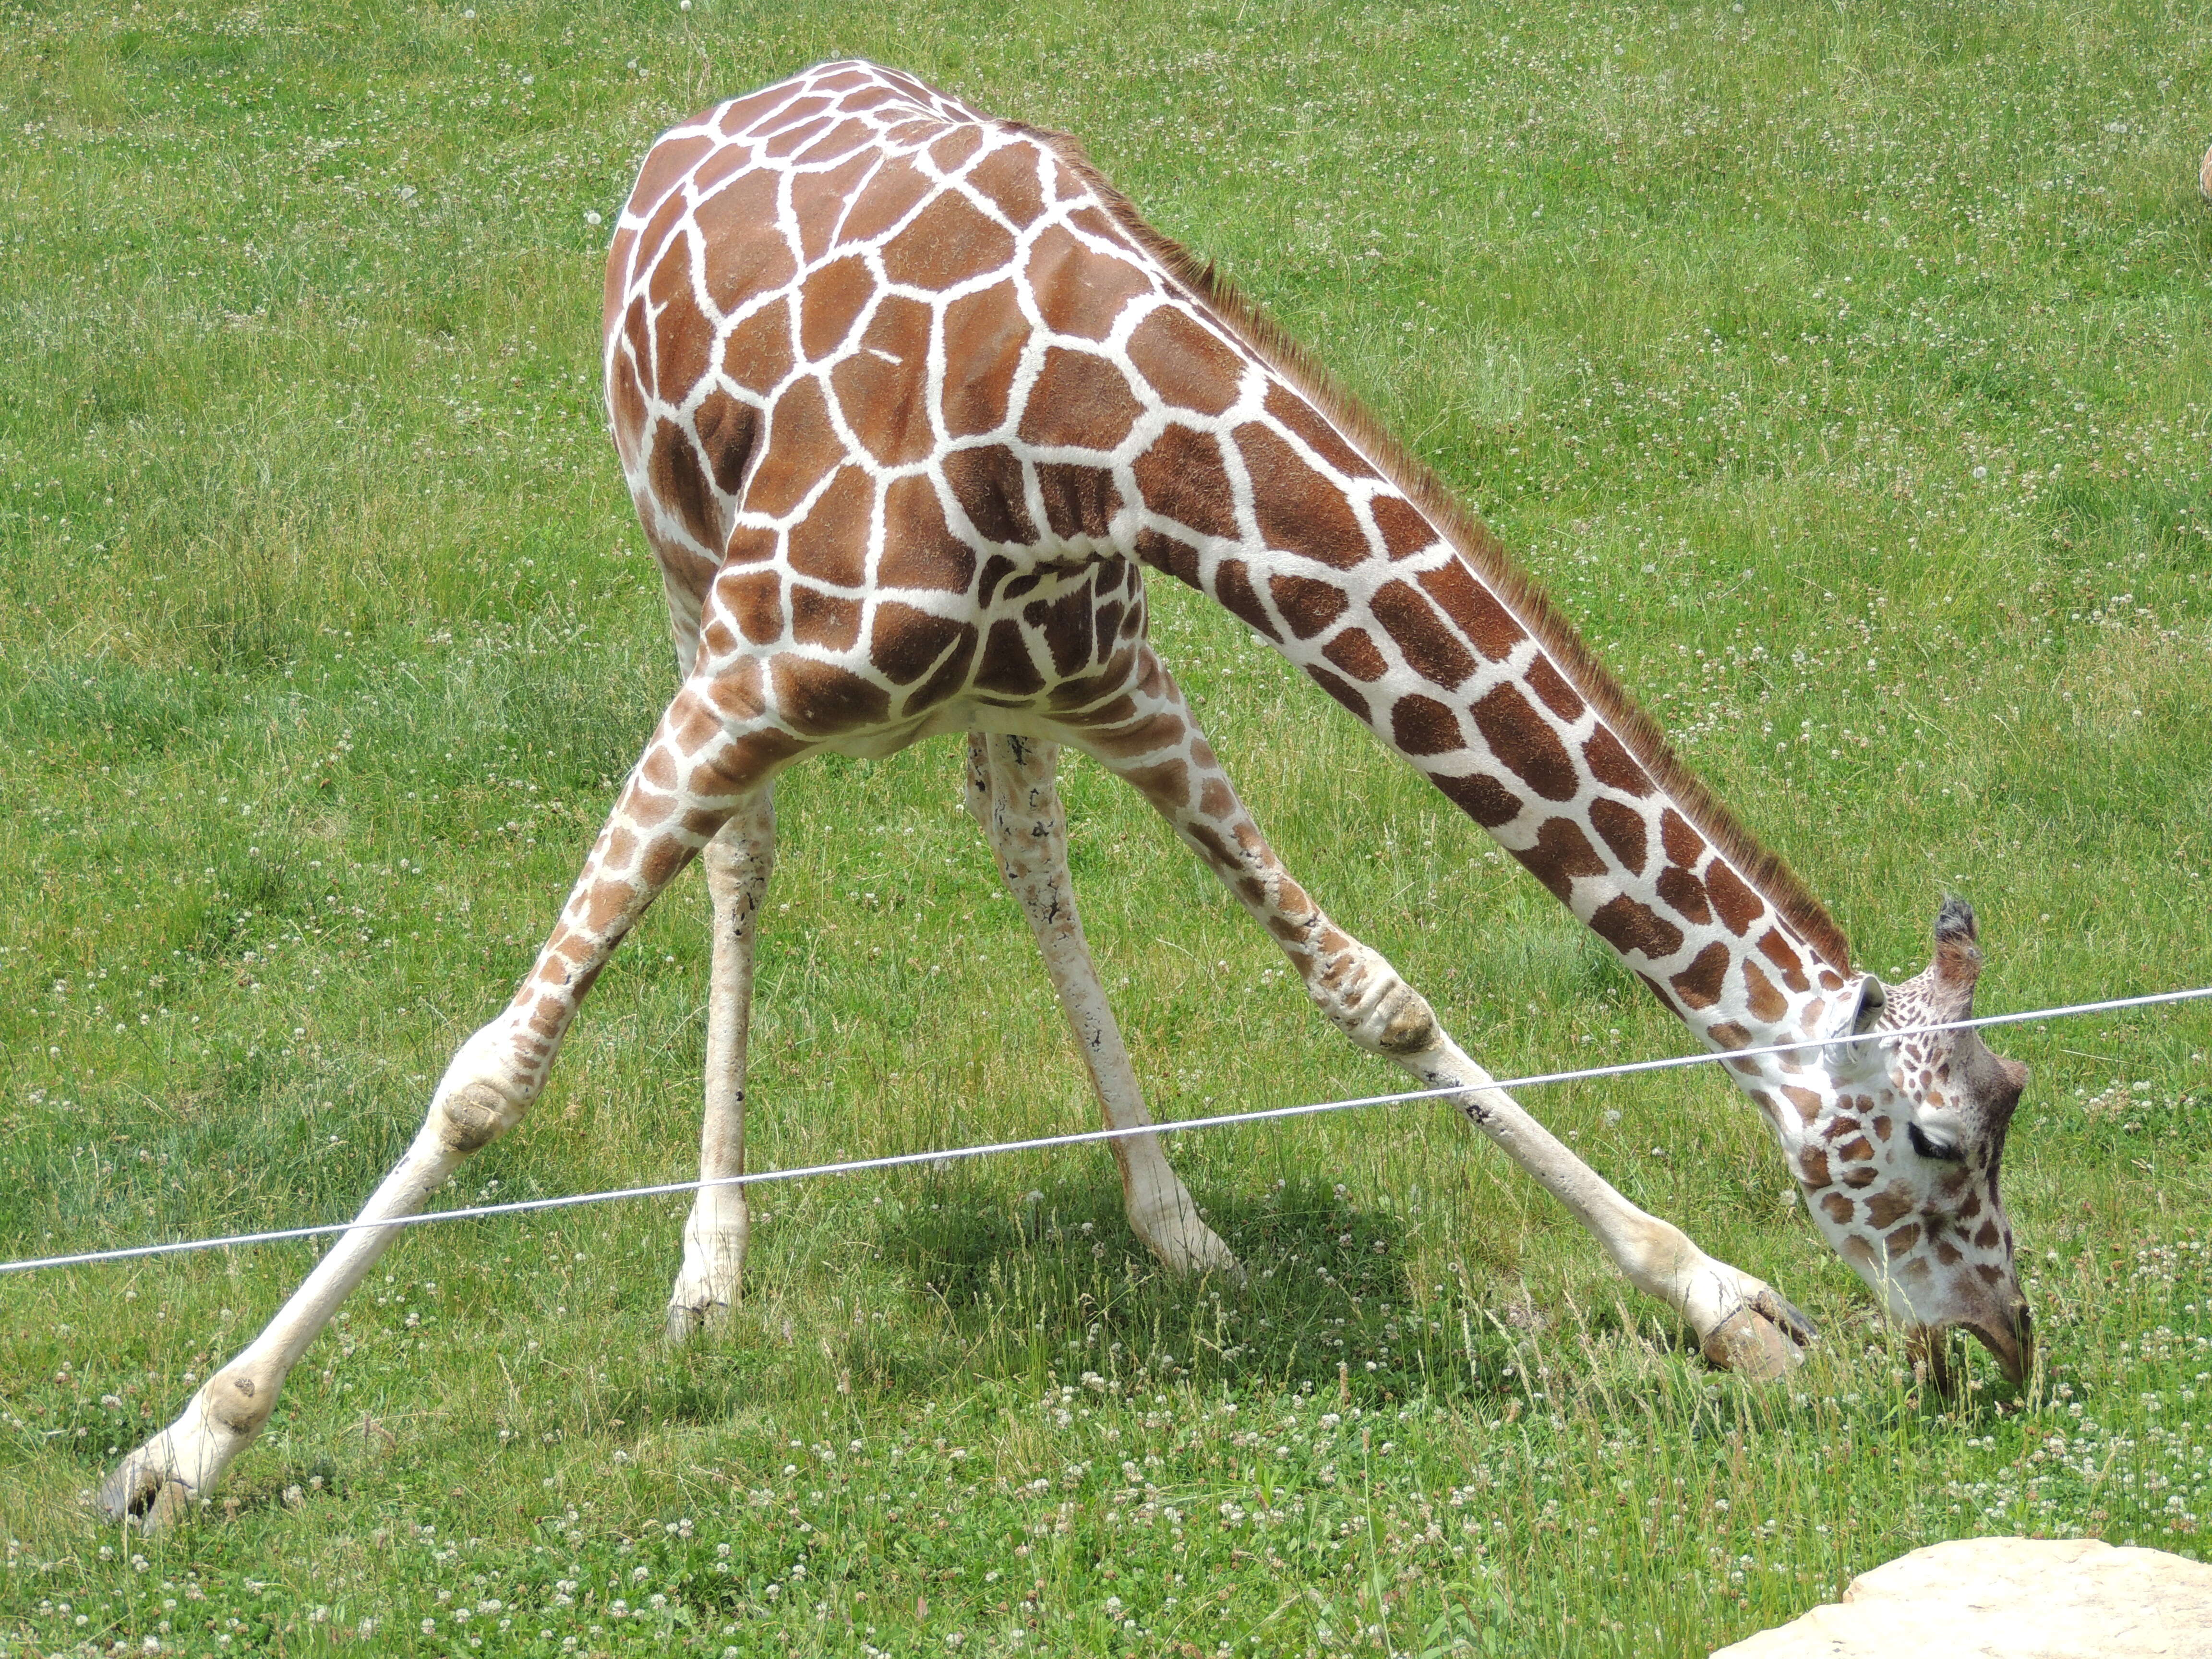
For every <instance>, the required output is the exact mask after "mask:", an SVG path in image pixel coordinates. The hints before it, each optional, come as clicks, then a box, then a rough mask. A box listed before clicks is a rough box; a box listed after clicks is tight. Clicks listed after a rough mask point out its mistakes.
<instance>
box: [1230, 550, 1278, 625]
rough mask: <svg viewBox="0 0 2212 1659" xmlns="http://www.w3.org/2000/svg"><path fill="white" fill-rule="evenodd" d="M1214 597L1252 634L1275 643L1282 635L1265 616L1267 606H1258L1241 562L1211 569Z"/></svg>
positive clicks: (1232, 562) (1256, 594)
mask: <svg viewBox="0 0 2212 1659" xmlns="http://www.w3.org/2000/svg"><path fill="white" fill-rule="evenodd" d="M1213 597H1214V598H1215V599H1218V600H1219V601H1220V602H1221V603H1222V604H1223V605H1226V606H1227V607H1228V608H1229V611H1230V612H1231V615H1233V616H1235V617H1237V620H1238V621H1240V622H1242V623H1243V624H1244V625H1245V626H1246V627H1247V628H1249V629H1252V631H1253V632H1255V633H1256V634H1259V635H1262V636H1264V637H1265V638H1267V639H1271V640H1273V641H1277V642H1278V643H1279V642H1280V641H1281V640H1282V637H1283V636H1282V634H1281V632H1280V631H1279V629H1277V628H1276V626H1275V623H1274V619H1273V617H1270V616H1268V614H1267V606H1265V605H1262V604H1261V603H1260V595H1259V594H1258V593H1257V592H1255V590H1254V589H1253V586H1252V578H1251V576H1250V574H1249V573H1248V572H1247V571H1246V570H1245V568H1244V561H1243V560H1242V559H1224V560H1222V561H1221V562H1219V563H1218V564H1217V565H1215V566H1214V567H1213Z"/></svg>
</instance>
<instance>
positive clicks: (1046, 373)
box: [1017, 346, 1145, 449]
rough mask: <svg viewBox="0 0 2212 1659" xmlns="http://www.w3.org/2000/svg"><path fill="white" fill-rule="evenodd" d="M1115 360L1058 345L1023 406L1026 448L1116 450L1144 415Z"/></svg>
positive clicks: (1047, 355) (1049, 352) (1047, 357)
mask: <svg viewBox="0 0 2212 1659" xmlns="http://www.w3.org/2000/svg"><path fill="white" fill-rule="evenodd" d="M1144 412H1145V411H1144V408H1143V406H1142V405H1141V404H1139V403H1138V402H1137V398H1136V394H1135V393H1133V392H1131V391H1130V390H1129V382H1128V380H1127V377H1126V376H1124V375H1123V374H1122V373H1121V368H1119V367H1118V366H1117V365H1116V364H1115V362H1114V361H1113V359H1111V358H1110V357H1102V356H1098V355H1097V353H1095V352H1090V351H1078V350H1076V349H1073V348H1072V347H1068V346H1054V347H1051V348H1050V349H1048V350H1047V351H1046V353H1045V354H1044V367H1043V368H1042V369H1040V370H1039V371H1038V372H1037V378H1036V384H1035V385H1033V386H1030V393H1029V401H1028V403H1027V404H1024V406H1023V409H1022V419H1021V425H1020V426H1019V428H1017V429H1018V431H1019V432H1020V434H1021V436H1022V441H1024V443H1030V444H1035V445H1036V446H1037V447H1040V448H1046V449H1052V448H1063V447H1064V448H1070V449H1112V448H1114V447H1116V446H1117V445H1119V444H1120V443H1121V440H1122V439H1124V438H1125V437H1127V436H1128V434H1129V428H1131V427H1132V426H1133V425H1135V424H1136V422H1137V417H1138V416H1140V415H1142V414H1143V413H1144Z"/></svg>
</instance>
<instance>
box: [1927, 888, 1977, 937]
mask: <svg viewBox="0 0 2212 1659" xmlns="http://www.w3.org/2000/svg"><path fill="white" fill-rule="evenodd" d="M1979 937H1980V928H1979V927H1978V924H1977V923H1976V922H1975V921H1974V907H1973V906H1972V905H1971V904H1969V903H1967V902H1966V900H1964V899H1962V898H1960V896H1958V895H1957V894H1956V893H1949V894H1946V895H1945V896H1944V899H1943V908H1942V909H1940V910H1938V911H1937V912H1936V944H1938V945H1972V944H1974V943H1976V942H1977V940H1978V939H1979Z"/></svg>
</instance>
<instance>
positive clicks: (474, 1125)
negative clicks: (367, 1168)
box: [99, 686, 796, 1525]
mask: <svg viewBox="0 0 2212 1659" xmlns="http://www.w3.org/2000/svg"><path fill="white" fill-rule="evenodd" d="M795 747H796V745H795V744H793V743H792V742H791V740H790V739H788V738H784V737H782V736H781V734H780V733H778V732H775V731H774V730H773V729H772V728H769V727H767V726H765V725H764V724H762V723H758V722H746V721H742V720H732V719H730V718H728V717H726V715H724V714H721V713H720V712H718V711H717V710H716V708H714V706H713V705H712V704H711V703H710V702H708V698H707V696H706V694H705V691H704V690H702V689H699V688H696V687H694V686H687V687H686V688H685V690H684V691H683V692H681V693H679V694H678V696H677V699H676V701H675V702H673V703H671V705H670V706H669V709H668V712H667V713H666V714H665V715H663V716H662V718H661V722H660V726H659V730H658V731H657V732H655V733H654V735H653V742H652V744H651V745H650V746H649V747H648V748H647V750H646V753H645V757H644V758H643V759H642V760H641V761H640V762H639V763H638V766H637V769H636V770H635V772H633V773H632V774H631V775H630V777H629V782H628V783H627V785H625V787H623V793H622V798H621V799H620V800H619V801H617V803H616V805H615V810H614V811H613V813H612V814H611V816H610V817H609V818H608V820H607V823H606V827H605V829H602V830H601V831H600V832H599V841H598V842H597V844H596V845H594V846H593V848H592V853H591V856H590V858H589V859H587V860H586V862H585V865H584V870H583V873H582V875H580V877H579V878H577V881H576V885H575V887H574V890H573V891H572V892H571V893H570V894H569V896H568V904H567V906H566V907H565V908H563V909H562V913H561V920H560V922H559V923H558V925H557V926H556V927H555V928H554V930H553V933H552V936H551V937H550V939H547V941H546V942H545V945H544V949H543V950H541V951H539V952H538V962H537V965H536V966H535V967H534V968H532V970H531V973H530V975H529V977H528V978H527V979H526V980H525V981H523V983H522V986H521V988H520V989H519V990H518V991H517V992H516V993H515V995H514V1000H513V1001H512V1002H511V1003H509V1004H508V1006H507V1009H506V1010H505V1011H504V1012H502V1013H501V1014H500V1016H499V1017H498V1018H495V1019H494V1020H493V1021H492V1022H491V1024H489V1025H486V1026H485V1027H484V1028H483V1030H480V1031H478V1032H477V1033H476V1034H475V1035H474V1036H471V1037H470V1038H469V1040H468V1041H467V1042H465V1043H463V1044H462V1045H461V1048H460V1052H459V1054H455V1055H454V1056H453V1063H452V1064H451V1065H450V1066H447V1068H446V1075H445V1078H444V1079H443V1080H442V1081H441V1082H440V1084H439V1085H438V1088H437V1091H436V1093H435V1095H434V1096H433V1097H432V1098H431V1102H430V1109H429V1112H428V1115H427V1116H426V1117H425V1118H424V1120H423V1123H422V1128H421V1130H420V1131H418V1132H417V1133H416V1136H415V1139H414V1141H413V1143H412V1144H411V1145H410V1146H409V1147H408V1149H407V1152H406V1153H405V1155H404V1157H402V1158H401V1159H400V1160H399V1163H398V1167H397V1168H395V1169H394V1170H392V1173H391V1174H390V1175H388V1176H386V1177H385V1179H384V1182H383V1184H382V1185H380V1187H378V1188H377V1189H376V1192H375V1194H374V1196H373V1197H371V1198H370V1200H369V1201H368V1205H367V1206H365V1207H364V1208H363V1209H362V1212H361V1215H360V1218H359V1222H358V1224H357V1225H355V1226H354V1227H352V1228H351V1229H349V1231H347V1232H346V1233H345V1234H343V1236H342V1237H340V1238H339V1240H338V1242H337V1244H335V1245H334V1246H332V1247H331V1251H330V1254H329V1255H325V1257H324V1258H323V1259H322V1261H320V1262H319V1263H317V1264H316V1267H315V1269H314V1271H313V1273H309V1274H308V1275H307V1282H306V1283H305V1284H303V1285H301V1286H300V1288H299V1289H298V1290H297V1291H295V1292H294V1293H293V1295H292V1297H291V1299H290V1300H289V1301H288V1302H286V1303H285V1304H284V1306H283V1309H282V1310H279V1312H278V1313H277V1315H276V1318H275V1319H273V1320H271V1321H270V1323H269V1326H268V1328H266V1329H265V1330H264V1331H263V1332H262V1333H261V1334H260V1335H259V1336H258V1337H256V1338H255V1339H254V1340H253V1342H252V1345H251V1346H249V1347H247V1348H246V1351H245V1352H243V1353H241V1354H240V1355H239V1356H238V1357H237V1358H235V1359H234V1360H232V1361H231V1362H230V1363H229V1364H227V1365H225V1366H224V1367H223V1368H222V1370H219V1371H217V1372H216V1374H215V1375H214V1376H211V1377H210V1378H209V1379H208V1381H207V1383H206V1384H205V1385H204V1387H202V1388H201V1389H200V1390H199V1392H198V1393H197V1395H194V1396H193V1397H192V1399H191V1401H189V1402H188V1403H187V1404H186V1405H185V1409H184V1411H183V1413H182V1414H181V1415H179V1417H178V1419H176V1421H175V1422H173V1423H172V1424H171V1425H169V1426H168V1427H167V1428H166V1429H164V1430H162V1431H161V1432H160V1433H159V1434H157V1435H155V1437H153V1438H152V1439H150V1440H149V1441H148V1442H147V1443H145V1444H144V1445H143V1446H140V1447H139V1448H137V1449H136V1450H135V1451H133V1452H131V1454H130V1455H128V1456H127V1457H125V1459H124V1460H123V1462H121V1463H120V1464H118V1466H117V1467H116V1468H115V1470H114V1472H113V1473H112V1474H110V1475H109V1476H108V1478H107V1480H106V1482H105V1483H104V1484H103V1485H102V1486H101V1487H100V1493H99V1503H100V1508H101V1509H102V1510H105V1511H106V1513H107V1514H108V1515H109V1516H111V1517H112V1518H115V1519H118V1520H120V1519H123V1518H125V1517H130V1516H136V1517H137V1518H139V1519H140V1520H141V1521H143V1522H145V1523H146V1524H148V1525H153V1524H157V1523H159V1522H162V1521H165V1520H167V1519H170V1518H173V1516H176V1515H178V1514H179V1513H180V1512H182V1511H183V1510H185V1508H186V1507H188V1506H189V1505H191V1504H195V1503H197V1501H198V1500H200V1499H201V1498H204V1497H205V1496H206V1495H207V1494H208V1493H209V1492H211V1491H212V1490H213V1488H214V1486H215V1484H216V1481H217V1480H220V1479H221V1478H222V1473H223V1471H224V1469H225V1468H228V1466H229V1464H230V1462H231V1461H232V1460H233V1459H234V1458H235V1457H236V1456H237V1455H238V1454H239V1453H240V1452H241V1451H243V1450H244V1449H246V1447H247V1446H248V1445H249V1444H251V1443H252V1441H253V1438H254V1437H255V1436H256V1435H258V1434H259V1433H260V1431H261V1429H262V1426H263V1425H264V1424H265V1423H267V1421H268V1420H269V1414H270V1412H271V1411H272V1410H274V1409H275V1407H276V1395H277V1391H278V1390H279V1389H281V1388H283V1383H284V1378H285V1376H286V1375H287V1374H288V1373H289V1371H290V1370H291V1368H292V1366H293V1365H294V1364H295V1363H296V1362H297V1361H298V1359H299V1358H300V1356H301V1354H302V1353H304V1352H306V1351H307V1345H308V1344H309V1343H310V1342H312V1341H313V1340H314V1338H315V1336H316V1334H317V1333H318V1332H319V1331H320V1330H321V1329H322V1328H323V1327H324V1326H325V1324H327V1323H328V1322H329V1321H330V1318H331V1315H332V1314H333V1313H335V1312H336V1311H337V1306H338V1304H339V1303H341V1302H343V1300H344V1299H345V1297H346V1294H347V1292H349V1291H351V1290H352V1289H353V1287H354V1286H355V1285H357V1284H359V1283H360V1282H361V1280H362V1276H363V1275H365V1274H366V1273H368V1270H369V1268H370V1267H371V1266H372V1265H373V1264H374V1262H375V1261H376V1259H377V1258H378V1257H379V1256H380V1255H383V1253H384V1250H385V1247H386V1245H388V1244H389V1243H391V1242H392V1238H393V1237H394V1236H395V1233H396V1232H397V1231H398V1230H397V1229H394V1228H392V1227H387V1226H379V1225H376V1224H377V1223H379V1222H384V1221H389V1220H392V1218H396V1217H400V1216H406V1215H411V1214H413V1213H414V1212H416V1211H417V1210H420V1209H421V1208H422V1205H423V1203H424V1201H425V1200H427V1199H428V1197H429V1195H430V1194H432V1193H434V1192H435V1191H436V1190H437V1189H438V1188H439V1187H440V1186H441V1185H443V1184H444V1182H445V1181H446V1178H447V1176H449V1175H451V1174H452V1173H453V1170H454V1169H455V1168H456V1167H457V1166H458V1165H459V1164H460V1162H461V1161H462V1160H463V1159H464V1158H466V1157H467V1156H468V1155H469V1154H470V1153H471V1152H476V1151H477V1150H478V1149H480V1148H482V1147H483V1146H489V1145H490V1143H491V1142H492V1141H494V1140H495V1139H498V1138H499V1137H500V1136H501V1135H502V1134H504V1133H506V1132H507V1130H509V1129H511V1128H513V1127H514V1126H515V1125H516V1124H517V1123H519V1122H520V1121H522V1116H523V1114H524V1113H525V1112H526V1111H527V1110H528V1109H529V1108H530V1104H531V1103H532V1101H533V1100H535V1099H536V1098H537V1097H538V1092H539V1091H541V1090H542V1089H543V1088H544V1085H545V1078H546V1073H547V1072H548V1071H549V1069H550V1067H551V1066H552V1063H553V1056H554V1054H555V1053H556V1050H557V1049H558V1048H559V1047H560V1044H561V1038H562V1035H563V1034H564V1033H565V1032H566V1031H567V1030H568V1023H569V1021H570V1020H571V1019H573V1018H574V1017H575V1012H576V1009H577V1006H578V1005H579V1004H580V1002H581V1001H582V1000H583V997H584V994H585V993H586V991H588V990H589V989H590V988H591V985H592V981H593V980H594V979H596V978H597V977H598V976H599V970H600V969H603V968H604V967H605V966H606V963H607V961H608V958H609V957H611V956H612V955H613V954H614V950H615V947H616V946H617V945H618V944H620V943H621V941H622V939H623V935H625V934H626V933H629V930H630V928H631V927H634V926H635V925H636V922H637V919H638V918H639V917H640V916H641V915H643V914H644V913H645V908H646V906H647V905H648V904H650V903H651V902H653V896H655V895H656V894H657V893H659V891H660V890H661V889H662V888H663V887H665V886H666V885H667V884H668V883H669V881H670V880H671V878H674V877H675V875H676V874H677V872H678V871H680V870H682V869H683V867H684V865H686V864H687V863H689V862H690V860H691V859H692V857H693V856H694V855H695V854H696V853H697V852H698V851H699V849H700V848H702V847H703V846H705V845H706V844H707V842H708V839H709V838H710V837H712V836H714V834H715V832H716V831H717V830H719V829H720V828H721V827H722V824H723V823H724V821H725V820H726V819H727V818H728V817H730V816H731V814H732V811H735V810H736V809H737V808H738V806H739V805H741V804H742V803H743V802H744V800H745V799H747V798H748V797H750V796H753V795H754V794H756V793H758V792H760V791H761V788H762V786H763V784H764V783H765V781H766V780H767V776H768V775H769V772H770V771H771V770H772V769H774V767H775V764H776V763H778V762H780V761H781V760H783V759H786V758H787V757H789V756H790V755H791V754H792V753H793V750H794V749H795Z"/></svg>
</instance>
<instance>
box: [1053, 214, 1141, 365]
mask: <svg viewBox="0 0 2212 1659" xmlns="http://www.w3.org/2000/svg"><path fill="white" fill-rule="evenodd" d="M1028 269H1029V280H1030V294H1031V295H1034V296H1035V297H1036V307H1037V314H1038V315H1039V316H1041V317H1042V318H1043V319H1044V325H1045V326H1046V327H1047V328H1048V329H1050V330H1051V331H1053V332H1054V333H1055V334H1072V335H1075V336H1078V337H1081V338H1083V339H1086V340H1103V339H1104V338H1105V337H1107V336H1108V335H1109V334H1110V333H1112V332H1113V331H1114V324H1115V320H1116V319H1118V318H1119V317H1120V316H1121V312H1122V308H1123V307H1126V306H1127V304H1128V303H1129V301H1132V300H1134V299H1137V298H1139V296H1140V295H1148V294H1151V293H1152V292H1153V291H1154V290H1153V287H1152V276H1150V274H1149V273H1147V272H1146V270H1144V269H1143V268H1142V267H1140V266H1139V265H1137V264H1133V263H1132V262H1130V261H1129V260H1127V259H1117V258H1114V257H1113V256H1112V255H1111V254H1105V253H1101V252H1098V251H1097V249H1096V248H1091V247H1085V246H1084V245H1083V244H1082V243H1081V242H1079V241H1077V240H1075V238H1074V236H1073V235H1072V234H1070V233H1069V232H1068V230H1067V228H1066V227H1065V226H1063V225H1050V226H1048V227H1047V228H1045V229H1044V230H1043V231H1042V232H1041V233H1040V234H1038V236H1037V239H1036V240H1035V241H1034V242H1032V243H1030V257H1029V267H1028Z"/></svg>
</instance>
